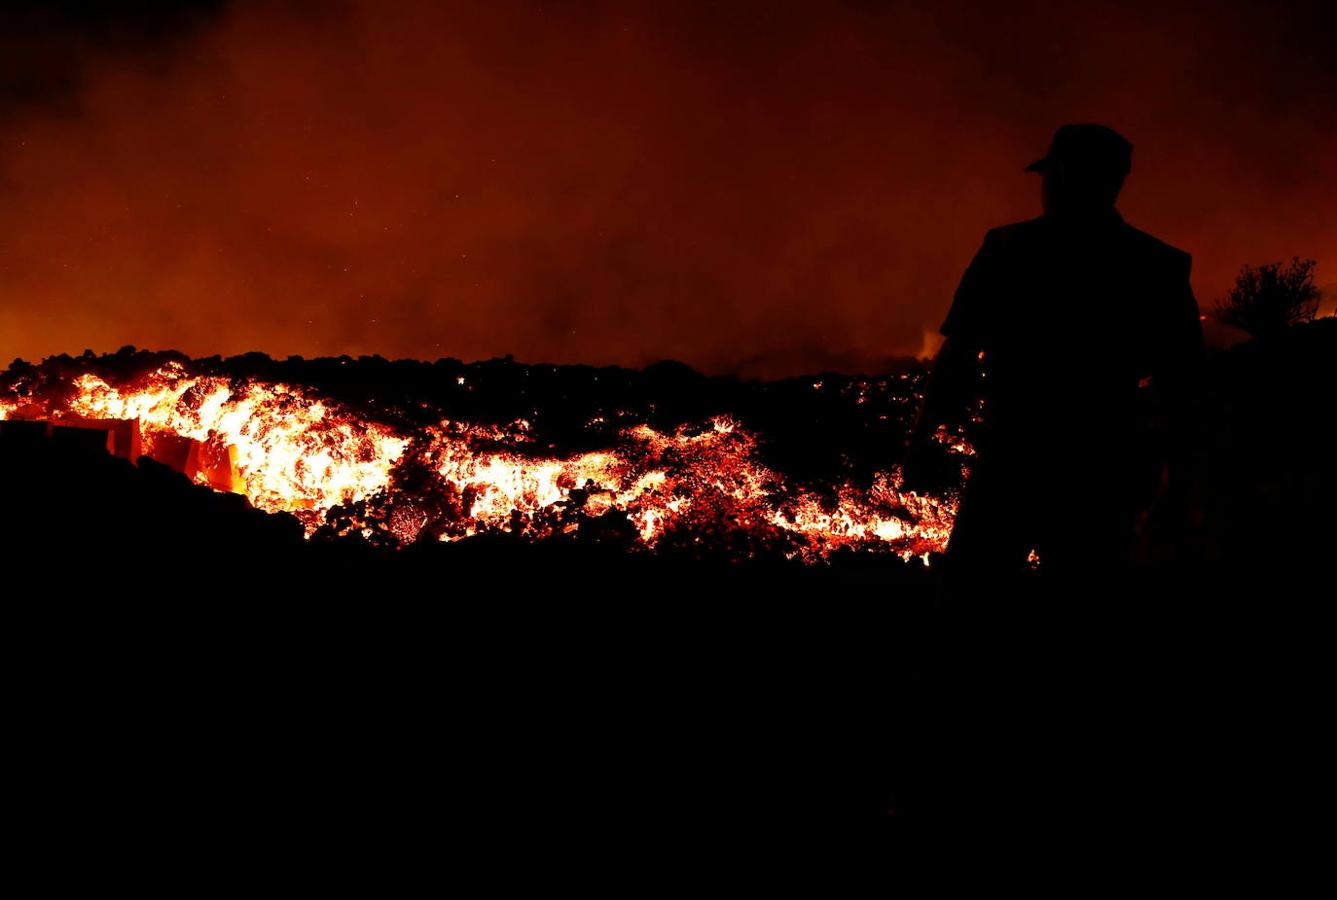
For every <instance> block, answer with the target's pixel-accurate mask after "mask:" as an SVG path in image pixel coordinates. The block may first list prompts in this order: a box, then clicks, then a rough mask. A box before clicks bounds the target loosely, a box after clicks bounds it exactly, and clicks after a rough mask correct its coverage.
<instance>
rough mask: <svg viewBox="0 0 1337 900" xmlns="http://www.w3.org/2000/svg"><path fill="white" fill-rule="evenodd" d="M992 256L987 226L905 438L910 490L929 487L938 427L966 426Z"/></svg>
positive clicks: (985, 330)
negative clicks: (929, 473)
mask: <svg viewBox="0 0 1337 900" xmlns="http://www.w3.org/2000/svg"><path fill="white" fill-rule="evenodd" d="M996 255H997V249H996V240H995V234H994V232H993V231H989V232H988V233H987V234H985V236H984V242H983V243H982V244H981V246H980V249H979V250H978V251H977V252H976V253H975V257H974V259H972V260H971V261H970V265H969V266H967V267H966V270H965V273H964V274H963V275H962V276H961V281H960V283H959V284H958V285H957V288H956V292H955V294H954V295H953V297H952V306H951V308H950V309H949V310H948V312H947V317H946V318H945V319H944V320H943V323H942V325H941V327H940V328H939V329H938V333H939V334H941V335H943V337H944V338H945V340H944V341H943V344H942V346H941V347H940V348H939V349H938V353H937V355H936V356H935V357H934V359H933V365H932V368H931V369H930V372H929V376H928V379H927V380H926V382H925V384H924V391H923V395H922V397H921V399H920V403H919V406H918V409H917V410H916V414H915V419H914V422H913V424H912V426H911V429H910V435H909V438H908V440H907V441H906V458H905V463H904V465H903V467H902V477H903V481H904V485H905V487H906V488H907V489H908V490H915V489H916V488H917V487H921V488H922V487H931V485H928V484H926V483H924V482H926V480H927V477H928V473H927V472H926V471H925V470H926V469H927V468H928V467H929V466H928V464H927V463H926V462H925V457H926V456H928V455H930V454H931V451H932V441H933V435H934V433H935V432H936V431H937V430H938V428H939V426H942V425H946V426H948V427H949V428H950V427H955V426H960V425H964V424H965V423H966V422H967V421H968V420H969V418H970V413H971V407H972V402H973V400H974V399H975V396H976V391H977V390H978V388H979V382H978V378H977V376H978V372H979V356H980V353H981V352H984V351H985V345H986V343H987V337H986V336H987V334H988V332H989V329H988V327H987V313H988V312H989V299H990V298H989V294H990V292H991V290H992V284H993V279H994V273H995V258H996Z"/></svg>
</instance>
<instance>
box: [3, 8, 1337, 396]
mask: <svg viewBox="0 0 1337 900" xmlns="http://www.w3.org/2000/svg"><path fill="white" fill-rule="evenodd" d="M980 6H982V5H981V4H974V5H966V4H957V3H951V2H936V3H898V4H878V3H870V2H860V3H846V4H833V3H790V4H783V3H781V4H777V3H750V2H749V3H738V2H735V3H728V4H720V3H712V4H708V3H675V4H663V3H660V4H651V3H616V4H613V3H608V4H601V3H537V2H531V3H524V4H509V3H500V2H499V3H488V4H477V3H456V2H430V3H429V2H399V3H371V2H361V0H349V2H344V3H338V4H318V5H312V4H304V3H263V4H262V3H250V2H235V3H230V4H214V5H211V6H209V7H208V8H206V9H202V10H201V11H200V12H199V14H198V15H194V16H188V17H181V18H180V19H179V20H173V21H172V22H171V23H169V24H168V25H166V26H164V27H161V28H145V27H144V23H143V22H137V23H133V24H132V25H127V24H125V23H115V22H112V23H110V24H109V23H107V22H100V23H98V24H97V27H92V26H90V25H89V24H88V23H87V22H83V21H81V20H79V19H78V17H77V16H76V15H74V14H73V13H71V14H70V15H69V16H68V17H67V18H61V17H60V16H50V15H45V16H32V15H29V16H21V17H19V19H15V20H13V21H10V22H6V23H3V24H5V25H6V26H7V27H6V29H5V37H3V38H0V51H4V50H13V51H14V52H11V53H8V54H6V56H7V61H6V62H5V63H3V68H0V76H3V77H0V359H3V360H4V361H8V360H9V359H11V358H13V357H15V356H22V357H25V358H30V359H35V358H40V357H42V356H44V355H47V354H51V353H59V352H74V353H77V352H79V351H81V350H82V349H84V348H85V347H88V348H92V349H94V350H97V351H104V350H115V349H116V348H118V347H120V346H122V345H124V344H135V345H138V346H141V347H150V348H168V347H171V348H176V349H180V350H183V351H185V352H187V353H191V354H194V355H208V354H213V353H223V354H232V353H239V352H244V351H248V350H261V351H265V352H269V353H271V354H274V355H276V356H286V355H288V354H302V355H307V356H312V355H331V354H339V353H349V354H353V355H358V354H363V353H380V354H382V355H385V356H389V357H400V356H411V357H418V358H427V359H434V358H437V357H442V356H455V357H459V358H462V359H466V360H472V359H481V358H487V357H492V356H500V355H503V354H507V353H510V354H513V355H514V356H515V357H516V358H517V359H519V360H522V361H526V362H540V361H542V362H556V363H577V362H578V363H589V364H594V365H604V364H622V365H644V364H646V363H648V362H652V361H654V360H657V359H660V358H665V357H668V358H676V359H680V360H682V361H684V362H687V363H689V364H691V365H693V366H696V367H697V368H699V369H701V370H703V371H706V372H709V373H720V372H742V373H744V374H761V375H783V374H797V373H800V372H805V371H815V370H818V369H825V368H834V369H843V370H846V371H858V370H863V371H874V370H878V369H880V368H882V367H884V366H885V364H886V363H887V360H889V359H891V358H893V357H901V356H908V355H916V354H919V353H921V352H927V351H928V350H931V348H932V343H931V341H930V340H929V338H931V336H932V333H933V332H934V331H935V330H936V327H937V325H938V323H939V322H940V321H941V318H942V316H943V314H944V313H945V311H946V308H947V305H948V303H949V301H950V297H951V292H952V290H953V288H954V287H955V284H956V280H957V279H958V278H959V276H960V273H961V271H962V269H963V268H964V267H965V265H966V263H967V262H968V261H969V260H970V258H971V256H972V255H973V253H974V251H975V249H976V248H977V246H978V243H979V240H980V238H981V237H982V235H983V233H984V231H985V230H986V229H987V228H989V227H991V226H993V225H997V224H1001V223H1003V222H1007V221H1012V220H1016V219H1021V218H1029V217H1031V216H1033V215H1036V214H1038V212H1039V185H1038V182H1037V180H1036V178H1035V176H1033V175H1027V174H1025V173H1023V172H1022V171H1021V169H1022V167H1023V166H1024V165H1025V164H1027V163H1029V162H1030V161H1031V160H1033V159H1034V158H1036V157H1037V156H1040V155H1042V153H1043V151H1044V149H1045V146H1046V145H1047V143H1048V140H1049V136H1050V134H1051V133H1052V131H1053V129H1054V127H1055V126H1056V125H1057V124H1059V123H1061V122H1064V121H1103V122H1106V123H1108V124H1111V125H1114V126H1115V127H1117V128H1119V129H1120V130H1121V131H1123V132H1124V133H1125V134H1126V135H1128V136H1129V138H1130V139H1131V140H1132V141H1133V143H1134V145H1135V147H1136V149H1135V151H1134V163H1133V173H1132V175H1131V176H1130V178H1129V181H1128V184H1127V187H1126V188H1125V192H1124V196H1123V198H1121V202H1120V209H1121V210H1122V211H1123V213H1124V215H1125V217H1126V218H1127V219H1128V220H1129V221H1130V222H1132V223H1133V224H1135V225H1138V226H1140V227H1142V228H1144V229H1146V230H1149V231H1151V232H1152V233H1154V234H1157V235H1158V236H1160V237H1162V238H1163V239H1165V240H1167V241H1169V242H1171V243H1173V244H1176V245H1178V246H1181V247H1183V248H1184V249H1186V250H1188V251H1190V252H1191V253H1193V255H1194V259H1195V267H1194V285H1195V289H1196V291H1197V293H1198V297H1199V301H1200V303H1201V304H1202V305H1203V307H1204V311H1206V310H1207V309H1209V308H1210V306H1211V305H1212V303H1213V302H1214V301H1215V299H1216V298H1217V297H1219V296H1220V295H1221V294H1223V293H1224V291H1225V289H1226V287H1227V286H1228V285H1229V283H1230V280H1231V278H1232V277H1233V275H1234V273H1235V272H1236V271H1237V270H1238V269H1239V267H1240V265H1241V264H1243V263H1246V262H1249V263H1255V264H1256V263H1260V262H1267V261H1270V260H1274V259H1288V258H1289V257H1291V256H1292V255H1300V256H1309V257H1314V258H1315V259H1317V260H1318V272H1317V274H1318V280H1319V282H1320V283H1321V284H1327V283H1330V282H1334V281H1337V217H1335V216H1334V210H1337V177H1334V176H1335V175H1337V172H1335V171H1334V164H1333V162H1332V161H1333V160H1334V159H1337V113H1335V112H1334V103H1333V98H1334V96H1335V95H1337V93H1335V92H1337V67H1335V65H1334V62H1333V59H1334V56H1335V55H1334V54H1333V53H1332V43H1331V35H1332V33H1333V29H1332V28H1330V27H1325V23H1324V22H1323V21H1320V20H1315V19H1314V18H1312V16H1315V15H1326V16H1327V17H1328V19H1329V20H1330V19H1331V18H1332V13H1331V12H1330V11H1329V12H1326V13H1324V12H1322V10H1323V8H1324V7H1323V5H1322V4H1318V3H1312V4H1309V3H1302V4H1265V3H1256V2H1228V3H1214V4H1207V3H1201V4H1181V5H1175V4H1172V3H1170V4H1167V3H1155V4H1140V3H1132V4H1130V3H1109V4H1087V5H1084V6H1080V7H1076V8H1069V9H1068V10H1067V11H1058V10H1056V9H1055V8H1054V7H1053V5H1052V4H1040V3H1033V4H1032V3H1021V4H1008V5H1007V7H1006V9H1005V10H1002V8H1001V7H998V8H997V9H995V10H994V11H992V12H985V13H982V12H979V11H978V8H979V7H980ZM972 7H973V8H972ZM1000 10H1001V11H1000ZM24 29H30V30H31V33H25V31H24ZM1324 35H1326V37H1324ZM21 47H22V48H28V49H27V50H26V51H24V52H19V49H20V48H21ZM32 48H36V49H32ZM1215 337H1216V338H1217V339H1226V338H1227V337H1228V335H1226V334H1223V333H1222V334H1216V335H1215Z"/></svg>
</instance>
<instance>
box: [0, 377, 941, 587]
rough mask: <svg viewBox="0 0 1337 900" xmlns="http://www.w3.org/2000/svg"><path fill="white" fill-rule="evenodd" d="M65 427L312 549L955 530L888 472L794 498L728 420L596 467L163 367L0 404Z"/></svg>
mask: <svg viewBox="0 0 1337 900" xmlns="http://www.w3.org/2000/svg"><path fill="white" fill-rule="evenodd" d="M70 416H75V417H80V418H83V419H119V420H134V421H137V422H138V425H139V429H140V433H141V435H142V440H143V447H144V453H145V455H148V456H150V457H154V458H161V457H163V456H164V454H165V450H164V448H165V447H166V445H167V444H168V443H169V442H170V441H171V440H172V439H176V440H178V441H179V440H180V439H181V438H188V439H190V440H191V441H196V442H199V443H200V444H202V445H206V446H209V447H213V448H215V450H217V449H219V448H221V449H222V450H223V451H224V457H225V458H226V459H228V460H230V464H231V466H232V467H233V469H234V475H235V478H234V480H233V482H232V483H233V484H234V486H235V488H236V489H237V490H239V491H240V492H241V493H244V494H245V495H246V497H248V498H249V500H250V502H251V503H252V504H253V505H255V506H257V507H259V508H261V509H264V510H268V511H271V512H290V513H293V514H295V515H296V516H297V517H298V518H299V519H301V521H302V522H303V524H304V525H305V527H306V530H307V534H308V535H311V534H314V533H315V532H316V531H317V529H320V528H322V527H325V528H327V529H329V530H332V531H333V532H334V533H345V534H347V533H353V532H360V533H361V534H362V535H363V536H364V537H368V538H371V537H374V536H377V535H380V536H381V537H382V539H384V540H385V541H386V542H389V543H394V544H401V545H402V544H406V543H409V542H412V541H414V540H417V539H420V538H423V537H426V538H432V539H437V540H453V539H458V538H461V537H466V536H468V535H472V534H477V533H480V532H486V531H497V530H503V531H519V532H521V533H524V534H526V535H528V536H531V537H534V538H536V539H541V538H543V537H545V536H547V535H550V534H554V533H557V532H566V531H571V530H574V529H576V528H579V527H581V525H582V523H586V522H590V521H592V520H596V519H599V518H600V517H603V516H605V514H607V513H610V512H613V513H616V514H619V515H621V516H623V517H625V521H626V522H627V523H629V525H630V527H631V531H630V532H629V539H630V540H631V541H633V542H634V543H635V544H636V545H638V546H639V547H640V548H642V549H648V548H653V547H656V546H657V545H659V544H660V543H661V542H662V541H665V540H694V541H698V542H699V541H702V540H705V541H708V542H709V541H714V540H721V539H723V538H722V536H726V535H729V534H734V535H737V534H743V535H746V536H748V537H749V538H750V539H756V540H758V541H760V543H761V545H764V546H766V547H770V548H772V549H776V550H778V552H783V553H784V554H785V555H786V556H790V557H793V556H798V557H801V558H802V559H804V560H807V561H816V560H818V559H820V558H822V557H824V556H826V555H827V554H829V553H830V552H831V551H832V550H834V549H836V548H839V547H844V546H851V547H857V548H859V549H867V550H878V551H883V552H893V553H896V554H898V555H900V556H901V557H903V558H906V559H909V558H912V557H920V558H923V559H927V554H928V553H930V552H933V551H938V550H941V549H942V547H943V546H945V544H946V540H947V537H948V535H949V534H950V531H951V525H952V520H953V516H954V513H955V503H954V501H953V500H952V499H951V498H934V497H921V496H918V495H915V494H911V493H902V492H900V491H899V490H898V489H897V485H898V484H899V473H898V472H897V471H896V470H895V469H894V468H893V469H889V470H886V471H884V472H880V473H879V474H878V475H877V476H876V477H875V478H874V479H873V481H872V483H871V484H869V485H864V486H856V485H853V484H841V485H838V486H837V487H836V488H835V489H834V490H828V491H825V492H819V491H817V490H814V489H808V488H804V487H801V486H794V485H790V484H788V483H787V481H786V479H785V477H784V476H783V475H782V474H780V473H778V472H776V471H774V470H772V469H770V468H768V467H766V466H765V465H763V464H761V463H760V462H759V459H758V453H757V444H756V439H755V437H754V436H753V435H751V434H750V433H748V432H747V431H746V430H744V429H743V428H741V427H740V426H739V425H738V424H737V423H736V422H734V421H733V420H731V419H729V418H727V417H724V416H717V417H715V418H712V419H710V420H708V421H707V422H703V423H698V424H696V425H690V426H683V427H681V428H678V429H676V430H675V431H674V432H672V433H665V432H661V431H657V430H655V429H653V428H651V427H649V426H647V425H637V426H635V427H630V428H626V429H623V430H622V431H621V432H620V433H619V436H618V439H617V440H616V441H615V443H614V446H613V447H611V448H609V449H606V450H599V451H595V452H586V453H578V454H573V455H568V456H537V455H534V454H533V453H532V452H525V449H524V447H523V444H524V443H525V440H526V438H525V435H524V433H525V431H526V429H527V427H528V423H526V422H524V421H522V420H521V421H517V422H514V423H512V424H511V425H510V426H506V427H498V426H479V425H473V424H469V423H462V422H458V421H452V420H445V419H443V420H442V421H441V422H440V423H439V424H438V425H437V426H435V427H431V428H427V429H423V430H421V431H418V432H415V433H412V434H406V433H400V432H399V431H397V430H396V429H395V428H393V427H391V426H389V425H386V424H382V423H380V422H375V421H368V420H367V419H365V418H362V417H359V416H357V415H355V414H354V413H352V412H351V411H350V410H348V409H346V408H344V407H343V406H341V405H340V404H338V403H335V402H333V401H330V400H326V399H321V398H319V397H317V396H315V395H314V394H313V393H312V392H310V391H308V390H306V389H303V388H301V387H298V386H293V385H286V384H276V383H264V382H260V381H256V380H251V379H229V378H224V377H219V376H209V375H196V374H192V373H191V372H189V371H188V370H187V368H186V367H185V366H183V365H181V364H179V363H175V362H173V363H168V364H166V365H163V366H161V367H159V368H158V369H156V370H155V371H153V372H151V373H149V374H148V375H145V376H142V377H140V378H137V379H133V380H130V381H127V382H126V383H124V384H120V385H117V386H113V385H112V384H110V383H109V382H108V381H107V380H104V379H103V378H102V377H99V376H98V375H94V374H89V373H84V374H81V375H78V376H75V377H73V378H72V379H71V382H70V383H69V384H68V385H67V389H66V390H63V391H60V392H56V393H55V394H52V395H51V396H47V397H46V398H45V399H43V398H42V397H30V398H27V400H26V401H25V402H24V403H22V404H20V402H19V401H18V400H17V399H5V398H0V418H5V417H10V418H28V419H37V418H45V419H50V420H54V421H59V420H60V419H61V418H63V417H70ZM512 448H514V449H512ZM193 477H195V479H196V480H197V481H200V482H201V483H205V484H208V483H210V482H209V480H208V479H206V478H205V477H204V476H203V475H201V474H199V473H195V474H194V475H193Z"/></svg>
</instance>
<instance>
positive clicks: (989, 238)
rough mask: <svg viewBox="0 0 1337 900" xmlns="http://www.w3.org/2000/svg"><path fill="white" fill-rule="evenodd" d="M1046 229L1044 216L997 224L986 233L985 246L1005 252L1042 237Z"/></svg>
mask: <svg viewBox="0 0 1337 900" xmlns="http://www.w3.org/2000/svg"><path fill="white" fill-rule="evenodd" d="M1044 231H1045V221H1044V218H1043V217H1037V218H1034V219H1023V220H1021V221H1019V222H1008V223H1006V224H1004V225H995V226H994V227H993V228H990V229H989V230H988V231H986V232H985V233H984V246H985V247H988V248H990V249H991V250H996V251H1000V252H1005V251H1008V250H1012V249H1015V248H1017V247H1020V246H1024V245H1026V244H1029V243H1031V242H1033V241H1036V240H1039V239H1041V238H1042V237H1043V235H1044Z"/></svg>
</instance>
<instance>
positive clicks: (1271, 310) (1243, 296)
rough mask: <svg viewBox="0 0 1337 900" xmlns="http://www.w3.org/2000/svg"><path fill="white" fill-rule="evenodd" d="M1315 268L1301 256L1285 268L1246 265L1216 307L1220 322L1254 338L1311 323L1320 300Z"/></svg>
mask: <svg viewBox="0 0 1337 900" xmlns="http://www.w3.org/2000/svg"><path fill="white" fill-rule="evenodd" d="M1315 265H1316V262H1315V261H1314V260H1312V259H1300V258H1299V257H1298V256H1296V257H1292V258H1291V261H1290V263H1289V264H1288V265H1286V266H1284V267H1283V265H1282V264H1281V263H1280V262H1274V263H1265V264H1263V265H1261V266H1258V267H1257V268H1254V267H1253V266H1248V265H1246V266H1245V267H1244V268H1243V269H1242V270H1240V274H1239V275H1238V276H1237V277H1236V278H1235V286H1234V287H1233V288H1231V289H1230V292H1229V293H1228V294H1227V295H1226V297H1225V299H1224V300H1223V301H1221V302H1220V303H1218V304H1217V309H1216V315H1217V318H1219V319H1220V320H1221V321H1222V322H1224V323H1226V324H1227V325H1232V326H1234V327H1235V328H1239V329H1242V330H1244V331H1247V332H1248V333H1249V334H1251V335H1253V336H1254V337H1262V336H1264V335H1269V334H1275V333H1277V332H1279V331H1281V330H1283V329H1285V328H1288V327H1289V326H1291V325H1295V324H1297V323H1299V322H1309V321H1312V320H1313V318H1314V313H1316V312H1317V311H1318V300H1319V291H1318V288H1317V287H1316V286H1315V285H1314V266H1315Z"/></svg>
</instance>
